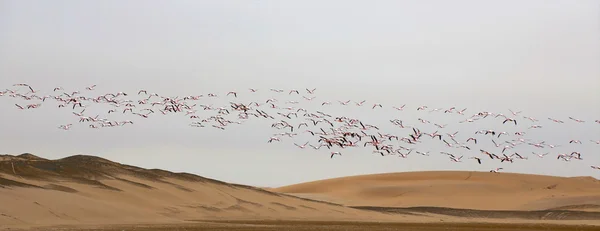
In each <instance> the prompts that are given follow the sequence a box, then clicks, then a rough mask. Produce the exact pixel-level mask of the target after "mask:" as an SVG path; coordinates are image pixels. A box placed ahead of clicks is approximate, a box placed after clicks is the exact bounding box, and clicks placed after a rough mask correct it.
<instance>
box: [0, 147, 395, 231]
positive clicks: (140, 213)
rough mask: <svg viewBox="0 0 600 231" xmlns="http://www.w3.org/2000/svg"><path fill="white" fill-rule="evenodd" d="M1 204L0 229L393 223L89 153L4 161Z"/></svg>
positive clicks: (380, 216)
mask: <svg viewBox="0 0 600 231" xmlns="http://www.w3.org/2000/svg"><path fill="white" fill-rule="evenodd" d="M13 169H14V171H13ZM0 205H1V206H0V227H2V226H5V227H6V226H7V225H25V226H36V225H58V224H61V225H62V224H125V223H147V222H152V223H173V222H181V221H186V220H198V219H313V220H319V219H327V220H356V219H365V220H368V219H384V220H385V219H386V218H385V217H386V215H384V214H381V213H379V212H373V211H362V210H357V209H352V208H347V207H343V206H339V205H331V204H328V203H323V202H313V201H309V200H306V199H300V198H295V197H292V196H287V195H283V194H278V193H273V192H268V191H265V190H262V189H258V188H254V187H250V186H244V185H234V184H228V183H225V182H220V181H216V180H212V179H207V178H203V177H199V176H195V175H191V174H186V173H171V172H167V171H163V170H155V169H154V170H148V169H143V168H138V167H134V166H127V165H121V164H118V163H114V162H111V161H108V160H105V159H102V158H98V157H93V156H83V155H79V156H72V157H68V158H64V159H59V160H46V159H42V158H39V157H36V156H33V155H20V156H17V157H15V156H8V155H4V156H0ZM388 217H390V216H388Z"/></svg>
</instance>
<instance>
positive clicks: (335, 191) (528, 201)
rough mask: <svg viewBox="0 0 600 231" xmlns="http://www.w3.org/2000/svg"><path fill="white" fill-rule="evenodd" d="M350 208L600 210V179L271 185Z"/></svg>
mask: <svg viewBox="0 0 600 231" xmlns="http://www.w3.org/2000/svg"><path fill="white" fill-rule="evenodd" d="M271 191H274V192H281V193H287V194H291V195H296V196H300V197H305V198H312V199H318V200H325V201H331V202H335V203H340V204H344V205H348V206H381V207H413V206H432V207H450V208H468V209H481V210H545V209H562V210H586V211H600V181H599V180H596V179H594V178H592V177H573V178H565V177H552V176H540V175H526V174H514V173H499V174H497V173H489V172H458V171H456V172H450V171H432V172H407V173H391V174H374V175H362V176H352V177H343V178H335V179H328V180H321V181H314V182H308V183H302V184H296V185H290V186H285V187H280V188H275V189H271Z"/></svg>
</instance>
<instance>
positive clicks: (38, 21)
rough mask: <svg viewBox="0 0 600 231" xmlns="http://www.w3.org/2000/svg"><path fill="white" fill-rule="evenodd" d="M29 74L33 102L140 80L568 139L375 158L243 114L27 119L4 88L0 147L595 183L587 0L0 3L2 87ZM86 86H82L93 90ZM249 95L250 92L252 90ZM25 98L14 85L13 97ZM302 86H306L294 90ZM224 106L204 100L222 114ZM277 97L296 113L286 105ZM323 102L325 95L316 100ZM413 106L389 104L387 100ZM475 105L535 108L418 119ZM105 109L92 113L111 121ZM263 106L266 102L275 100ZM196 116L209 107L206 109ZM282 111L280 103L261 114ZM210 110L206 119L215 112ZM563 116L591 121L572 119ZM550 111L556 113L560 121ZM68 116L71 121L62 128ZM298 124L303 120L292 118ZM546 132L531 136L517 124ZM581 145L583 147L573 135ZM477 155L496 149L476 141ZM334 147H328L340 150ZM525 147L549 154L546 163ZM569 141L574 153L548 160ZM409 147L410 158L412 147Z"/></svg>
mask: <svg viewBox="0 0 600 231" xmlns="http://www.w3.org/2000/svg"><path fill="white" fill-rule="evenodd" d="M15 83H28V84H30V85H32V86H33V87H34V88H36V89H38V90H39V91H40V92H41V93H39V94H40V95H46V94H51V93H52V89H53V88H54V87H58V86H61V87H64V88H65V89H68V90H70V91H74V90H82V91H83V92H84V93H83V94H84V95H87V96H97V95H100V94H104V93H109V92H119V91H124V92H128V93H130V94H131V95H130V96H132V97H131V98H133V99H137V97H136V96H134V95H135V94H136V93H137V91H138V90H139V89H142V88H143V89H147V90H148V91H149V92H150V91H151V92H156V93H159V94H161V95H167V96H173V97H175V96H182V97H183V96H186V95H199V94H204V95H206V94H208V93H216V94H219V95H220V96H221V97H224V94H225V93H227V92H228V91H230V90H236V91H238V92H240V94H239V98H238V99H237V100H239V101H240V102H244V103H248V102H250V101H253V100H257V101H258V100H260V101H264V100H266V99H268V98H270V97H278V98H279V99H280V101H281V103H280V104H281V105H282V106H294V107H305V108H307V109H309V110H313V111H314V110H321V111H323V112H326V113H330V114H333V115H340V116H347V117H357V118H360V119H363V120H364V121H365V122H367V123H371V124H374V125H378V126H380V127H381V130H382V132H385V133H394V134H398V135H399V136H406V135H408V133H409V130H401V129H399V128H396V127H394V126H393V125H392V124H391V123H390V122H389V120H390V119H402V120H403V121H405V123H406V124H408V125H416V126H419V127H420V128H421V130H423V131H424V132H434V131H435V130H438V129H437V128H436V127H435V126H433V125H431V124H425V125H423V124H420V122H418V120H417V118H423V119H427V120H430V121H432V122H434V123H439V124H449V125H448V127H447V128H445V129H439V130H440V132H443V133H446V132H453V131H460V132H459V135H457V137H459V139H461V141H462V142H464V140H466V139H467V138H468V137H471V136H475V135H474V134H473V133H474V131H476V130H481V129H495V130H498V131H507V132H511V133H512V132H515V131H527V132H529V133H528V134H527V136H526V137H525V138H527V139H531V140H532V141H538V142H539V141H543V140H545V141H546V142H547V143H548V144H557V145H562V146H561V147H559V148H555V149H549V148H546V149H536V148H534V147H529V146H528V145H522V146H518V147H517V148H515V150H517V151H519V152H520V153H525V155H527V156H529V158H530V159H529V160H526V161H516V162H515V163H513V164H506V163H499V162H498V161H493V162H492V161H485V159H484V163H483V164H482V165H477V164H474V162H473V160H465V161H466V162H464V163H458V164H457V163H452V162H450V161H449V160H448V158H447V157H446V156H443V155H440V154H438V152H439V151H441V150H446V149H445V148H444V146H443V144H441V143H440V142H435V141H430V140H429V139H430V138H426V139H425V141H424V142H423V143H422V144H419V145H418V146H415V148H416V149H417V150H422V151H431V153H432V156H429V157H425V156H418V155H415V156H410V157H409V158H407V159H401V158H398V157H393V156H392V157H381V156H378V155H377V154H372V153H371V149H370V148H368V149H367V148H352V149H345V150H341V151H342V152H343V156H341V157H340V158H338V157H337V156H336V158H333V159H330V158H329V151H328V150H318V151H315V150H308V149H307V150H301V149H299V148H297V147H295V146H294V145H293V142H294V141H295V142H297V143H304V142H306V141H311V142H312V143H313V144H316V142H317V140H316V139H314V138H312V137H310V136H307V135H306V134H305V133H304V134H302V135H301V136H298V137H296V138H295V140H293V141H292V140H289V139H284V140H283V141H282V142H281V143H273V144H268V143H267V142H266V141H267V140H268V139H269V137H270V136H272V135H273V134H274V133H279V132H283V131H279V130H277V129H273V128H271V126H270V125H271V123H272V122H270V121H266V120H260V119H251V120H250V121H248V122H247V123H245V124H243V125H231V128H229V127H228V128H227V130H225V131H221V130H218V129H214V128H212V127H207V128H193V127H190V126H188V125H189V123H190V119H189V118H186V116H184V115H172V116H162V115H154V116H153V117H151V118H148V119H143V118H139V117H127V118H129V119H134V120H135V124H134V125H131V126H124V127H119V128H103V129H98V130H95V129H89V128H87V127H86V126H85V125H81V124H79V123H78V122H77V120H78V118H77V116H74V115H73V114H71V110H70V109H65V108H60V109H59V108H57V107H56V105H57V104H56V103H55V102H53V101H51V102H47V103H44V104H43V105H42V107H41V108H38V109H35V110H27V111H21V110H18V109H17V108H16V107H15V106H14V104H15V103H22V104H26V103H27V102H24V101H22V100H18V99H15V98H12V97H9V96H2V97H0V108H1V109H0V110H1V115H2V116H1V120H0V130H1V131H2V133H0V140H2V145H0V153H10V154H20V153H24V152H30V153H34V154H36V155H39V156H41V157H45V158H51V159H54V158H61V157H65V156H70V155H74V154H89V155H97V156H101V157H104V158H108V159H110V160H113V161H118V162H122V163H126V164H130V165H136V166H141V167H147V168H161V169H166V170H171V171H181V172H190V173H195V174H198V175H202V176H205V177H210V178H215V179H218V180H224V181H229V182H235V183H242V184H250V185H256V186H282V185H287V184H293V183H299V182H303V181H310V180H318V179H324V178H330V177H338V176H347V175H358V174H366V173H379V172H399V171H421V170H478V171H489V170H490V169H492V168H496V167H503V168H505V169H506V171H511V172H525V173H538V174H551V175H563V176H575V175H591V176H594V177H596V178H600V171H598V170H594V169H592V168H590V165H600V145H597V144H594V143H592V142H591V141H590V140H600V124H599V123H594V120H598V119H600V2H599V1H595V0H589V1H587V0H578V1H567V0H528V1H517V0H508V1H480V0H456V1H444V0H437V1H434V0H425V1H416V0H415V1H408V0H407V1H395V0H389V1H385V0H379V1H352V0H339V1H334V0H329V1H316V0H308V1H291V0H289V1H285V0H271V1H267V0H262V1H259V0H254V1H245V0H238V1H233V0H230V1H227V0H225V1H191V0H190V1H158V0H144V1H142V0H138V1H134V0H130V1H122V0H119V1H116V0H105V1H76V0H72V1H61V0H55V1H30V0H14V1H10V0H0V89H2V90H4V89H5V88H8V89H16V87H13V86H12V85H13V84H15ZM94 84H96V85H98V86H97V88H96V90H94V92H85V90H84V88H85V87H86V86H89V85H94ZM250 87H252V88H258V89H259V92H257V93H256V94H254V95H250V93H249V92H248V90H247V89H248V88H250ZM269 88H281V89H286V90H289V89H299V90H302V89H304V88H317V91H316V92H315V96H316V97H317V98H316V99H315V100H314V101H311V102H308V101H306V100H304V99H303V98H302V97H301V96H294V95H292V96H289V95H288V94H287V93H284V94H276V93H274V92H270V91H268V89H269ZM21 92H23V90H21ZM302 95H307V94H306V92H305V91H302ZM363 99H364V100H367V103H365V105H366V106H371V105H372V104H373V103H375V102H378V103H381V104H383V105H384V108H383V109H379V110H371V109H369V108H366V106H365V108H358V107H356V106H355V105H354V106H348V107H343V106H340V105H339V104H338V103H336V102H337V100H342V101H345V100H352V101H361V100H363ZM233 100H234V99H232V98H231V97H228V98H226V99H216V100H213V99H203V101H200V102H198V103H205V104H213V105H214V106H215V107H220V106H228V102H229V101H233ZM287 100H296V101H301V102H302V105H284V103H283V102H285V101H287ZM323 101H333V102H334V105H332V106H328V107H321V106H320V103H322V102H323ZM402 104H406V105H407V106H406V109H405V111H403V112H399V111H396V110H394V109H393V108H391V107H392V106H401V105H402ZM421 105H428V106H429V107H431V108H449V107H452V106H456V107H459V108H468V110H467V111H466V114H467V115H472V114H473V113H476V112H479V111H490V112H497V113H504V114H510V112H509V111H508V109H513V110H515V111H523V112H522V115H526V116H532V117H535V118H538V119H539V120H540V121H539V122H536V123H532V122H528V121H526V120H523V119H521V120H520V122H521V123H520V124H522V126H509V125H502V121H501V120H500V119H489V120H488V119H486V120H485V121H482V122H480V123H472V124H471V123H469V124H458V123H456V122H457V121H459V120H461V119H465V118H466V117H467V116H460V115H456V114H452V115H449V114H444V113H428V112H417V111H416V110H415V109H416V108H417V107H418V106H421ZM107 110H108V106H102V105H100V106H97V105H90V106H89V108H88V109H87V112H86V113H89V114H102V116H105V117H106V118H110V119H111V120H112V119H116V120H121V119H124V118H125V116H123V115H116V116H115V115H114V114H111V115H110V116H109V115H106V113H105V112H106V111H107ZM264 110H265V111H268V112H269V111H270V110H269V109H268V108H266V109H264ZM201 113H204V114H203V115H204V116H210V115H212V114H210V113H209V112H201ZM272 113H273V114H275V112H272ZM213 114H214V113H213ZM569 116H573V117H575V118H579V119H582V120H585V121H586V122H585V123H576V122H573V121H571V120H569V119H568V117H569ZM548 117H555V118H558V119H561V120H564V121H565V123H564V124H556V123H552V122H551V121H549V120H548V119H547V118H548ZM67 123H74V124H75V125H74V126H73V128H72V130H70V131H63V130H60V129H58V128H57V126H58V125H60V124H67ZM295 123H300V122H299V120H298V121H296V122H295ZM533 124H539V125H542V126H544V127H543V128H542V129H539V130H531V129H527V127H528V126H530V125H533ZM571 139H579V140H581V141H582V142H583V144H581V145H578V144H569V143H568V141H569V140H571ZM479 148H483V149H489V150H492V151H495V152H499V151H498V150H497V149H496V148H495V147H493V145H492V144H491V142H490V141H489V139H487V140H486V139H485V138H483V139H482V141H481V142H480V144H478V145H477V146H473V150H472V151H470V152H469V151H466V150H465V151H463V150H460V149H453V150H452V152H455V153H457V154H463V155H465V158H466V157H469V156H480V155H481V154H480V153H479V152H478V149H479ZM336 151H337V150H336ZM531 151H537V152H550V153H551V156H547V157H546V158H544V159H540V158H538V157H536V156H533V155H532V154H531ZM572 151H579V152H581V153H582V157H583V158H584V159H583V160H572V161H570V162H564V161H558V160H556V155H557V154H558V153H564V152H568V153H570V152H572ZM411 155H413V154H411Z"/></svg>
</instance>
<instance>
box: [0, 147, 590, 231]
mask: <svg viewBox="0 0 600 231" xmlns="http://www.w3.org/2000/svg"><path fill="white" fill-rule="evenodd" d="M0 205H1V206H0V228H1V229H4V230H18V229H24V230H575V229H577V230H598V229H600V227H598V225H600V210H599V208H600V182H599V181H598V180H596V179H593V178H590V177H579V178H562V177H549V176H537V175H523V174H510V173H499V174H494V173H482V172H409V173H393V174H379V175H364V176H353V177H345V178H337V179H329V180H323V181H316V182H309V183H303V184H298V185H290V186H286V187H281V188H267V189H260V188H257V187H252V186H245V185H238V184H230V183H226V182H221V181H217V180H213V179H208V178H204V177H200V176H196V175H192V174H187V173H173V172H168V171H164V170H159V169H143V168H139V167H135V166H129V165H123V164H119V163H115V162H111V161H109V160H106V159H102V158H99V157H94V156H85V155H77V156H71V157H67V158H63V159H58V160H48V159H44V158H40V157H37V156H34V155H31V154H22V155H18V156H12V155H1V156H0Z"/></svg>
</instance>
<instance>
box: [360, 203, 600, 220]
mask: <svg viewBox="0 0 600 231" xmlns="http://www.w3.org/2000/svg"><path fill="white" fill-rule="evenodd" d="M351 208H356V209H363V210H370V211H378V212H384V213H391V214H394V213H398V214H410V215H426V214H438V215H446V216H454V217H465V218H486V219H527V220H600V212H586V211H570V210H554V209H553V210H538V211H511V210H475V209H455V208H443V207H408V208H396V207H372V206H355V207H351Z"/></svg>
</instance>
